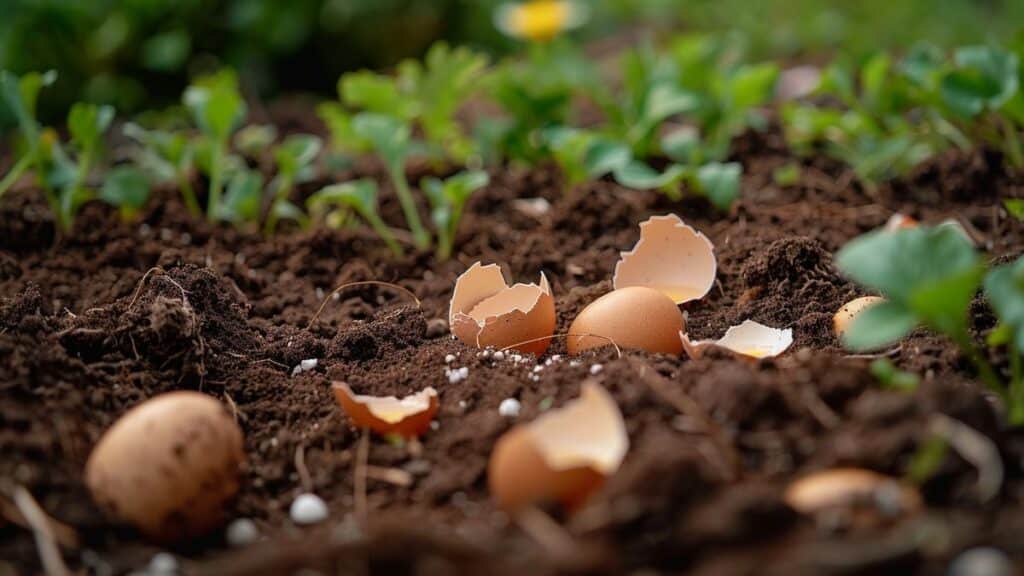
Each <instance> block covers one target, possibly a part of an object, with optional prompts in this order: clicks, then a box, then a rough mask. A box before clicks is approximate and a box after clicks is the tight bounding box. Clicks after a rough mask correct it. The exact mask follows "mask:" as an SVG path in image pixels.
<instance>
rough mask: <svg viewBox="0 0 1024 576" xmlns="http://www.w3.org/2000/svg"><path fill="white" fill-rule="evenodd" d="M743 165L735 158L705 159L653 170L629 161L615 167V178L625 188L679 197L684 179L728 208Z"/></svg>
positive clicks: (733, 196) (717, 205)
mask: <svg viewBox="0 0 1024 576" xmlns="http://www.w3.org/2000/svg"><path fill="white" fill-rule="evenodd" d="M742 173H743V167H742V166H740V164H739V163H737V162H727V163H721V162H709V163H707V164H704V165H702V166H684V165H682V164H670V165H669V166H668V167H666V168H665V170H664V171H663V172H657V171H656V170H654V169H653V168H651V167H650V166H648V165H647V164H645V163H643V162H639V161H635V160H634V161H632V162H629V163H628V164H626V165H624V166H621V167H619V168H617V169H616V170H615V172H614V174H615V180H616V181H617V182H618V183H619V184H622V185H623V186H626V187H628V188H637V189H639V190H651V189H658V190H661V191H662V192H664V193H665V194H666V195H667V196H668V197H669V198H671V199H673V200H678V199H679V198H680V197H681V191H680V186H681V185H682V184H683V183H686V184H687V185H688V186H689V187H690V188H691V189H692V190H694V191H695V192H697V193H699V194H701V195H703V196H704V197H705V198H707V199H708V200H709V201H710V202H711V203H712V204H714V205H715V207H717V208H718V209H720V210H728V209H729V207H730V206H732V204H733V202H735V201H736V199H737V198H738V197H739V195H740V176H741V175H742Z"/></svg>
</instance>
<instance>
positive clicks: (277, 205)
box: [263, 134, 323, 234]
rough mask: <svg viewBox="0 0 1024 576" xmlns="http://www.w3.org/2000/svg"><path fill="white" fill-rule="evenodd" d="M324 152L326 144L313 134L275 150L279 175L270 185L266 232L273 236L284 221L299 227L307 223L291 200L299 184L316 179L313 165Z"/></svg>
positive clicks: (299, 136)
mask: <svg viewBox="0 0 1024 576" xmlns="http://www.w3.org/2000/svg"><path fill="white" fill-rule="evenodd" d="M322 149H323V141H322V140H320V138H319V137H318V136H313V135H310V134H296V135H292V136H289V137H287V138H285V140H284V142H282V143H281V144H280V145H279V146H277V147H276V148H275V149H274V160H275V161H276V163H277V176H276V177H275V178H274V180H273V181H272V182H271V183H270V188H271V190H272V194H273V199H272V201H271V204H270V212H269V213H268V214H267V219H266V221H265V222H264V227H263V230H264V232H265V233H267V234H271V233H273V231H274V229H275V228H276V227H277V222H278V221H279V220H282V219H288V220H295V221H296V222H299V223H300V225H305V224H306V222H307V218H306V215H305V214H304V213H303V212H302V209H301V208H299V207H298V206H296V205H295V204H293V203H292V202H291V201H290V200H289V199H288V198H289V197H290V196H291V193H292V191H293V190H294V188H295V184H296V183H299V182H307V181H309V180H310V179H311V178H312V177H313V173H312V168H313V163H314V161H315V160H316V158H317V156H318V155H319V154H320V151H321V150H322Z"/></svg>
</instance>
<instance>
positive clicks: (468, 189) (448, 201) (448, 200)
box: [420, 170, 490, 261]
mask: <svg viewBox="0 0 1024 576" xmlns="http://www.w3.org/2000/svg"><path fill="white" fill-rule="evenodd" d="M489 181H490V178H489V177H488V175H487V173H486V172H481V171H479V170H475V171H468V172H459V173H458V174H455V175H454V176H450V177H448V178H446V179H444V180H439V179H437V178H425V179H424V180H423V182H421V183H420V187H421V188H422V189H423V192H424V193H425V194H426V195H427V198H428V199H429V200H430V205H431V211H430V216H431V219H432V220H433V222H434V230H435V232H436V233H437V258H438V259H439V260H442V261H443V260H448V259H449V258H451V255H452V247H453V244H454V242H455V235H456V233H457V232H458V229H459V221H460V220H461V219H462V211H463V208H464V207H465V205H466V201H467V200H469V197H470V196H471V195H472V194H473V192H476V191H477V190H479V189H480V188H483V187H484V186H487V183H488V182H489Z"/></svg>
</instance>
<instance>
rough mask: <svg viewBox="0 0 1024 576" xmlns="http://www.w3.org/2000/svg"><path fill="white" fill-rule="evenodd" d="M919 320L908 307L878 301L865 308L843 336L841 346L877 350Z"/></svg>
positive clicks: (901, 335)
mask: <svg viewBox="0 0 1024 576" xmlns="http://www.w3.org/2000/svg"><path fill="white" fill-rule="evenodd" d="M918 324H919V321H918V319H917V316H915V315H914V313H913V312H911V311H910V310H909V309H908V308H906V307H905V306H903V305H902V304H898V303H896V302H881V303H879V304H875V305H874V306H870V307H868V308H865V309H864V310H863V311H862V312H861V313H860V314H858V315H857V316H856V317H855V318H854V319H853V322H851V323H850V326H849V327H848V328H847V329H846V332H845V333H844V334H843V345H844V346H846V347H847V348H849V349H851V350H857V351H866V350H877V349H878V348H882V347H884V346H888V345H890V344H893V343H895V342H898V341H899V340H900V339H901V338H903V337H904V336H906V335H907V334H908V333H909V332H910V331H911V330H913V329H914V328H916V327H917V325H918Z"/></svg>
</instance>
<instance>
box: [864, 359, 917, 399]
mask: <svg viewBox="0 0 1024 576" xmlns="http://www.w3.org/2000/svg"><path fill="white" fill-rule="evenodd" d="M871 374H872V375H873V376H874V377H875V379H877V380H878V382H879V383H880V384H881V385H882V387H883V388H889V389H892V390H901V391H904V392H911V391H913V390H916V389H917V386H918V384H920V383H921V379H920V378H918V377H917V374H914V373H913V372H905V371H903V370H900V369H899V368H897V367H896V366H894V365H893V363H892V362H890V361H889V359H888V358H878V359H876V360H874V361H873V362H871Z"/></svg>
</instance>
